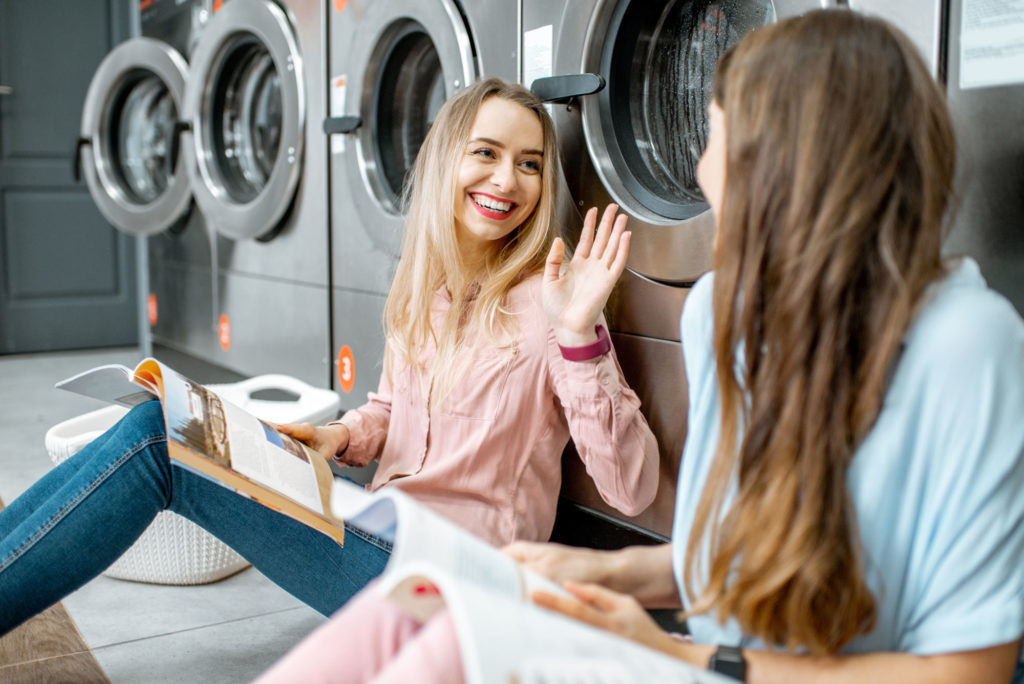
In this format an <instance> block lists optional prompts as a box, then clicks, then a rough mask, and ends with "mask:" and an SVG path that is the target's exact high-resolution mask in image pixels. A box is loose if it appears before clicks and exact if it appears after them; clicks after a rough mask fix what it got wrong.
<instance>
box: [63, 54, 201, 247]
mask: <svg viewBox="0 0 1024 684" xmlns="http://www.w3.org/2000/svg"><path fill="white" fill-rule="evenodd" d="M187 70H188V65H187V64H186V63H185V60H184V58H182V56H181V55H180V54H178V52H177V51H175V50H174V49H173V48H171V47H170V46H168V45H167V44H166V43H163V42H160V41H157V40H153V39H150V38H135V39H132V40H129V41H127V42H124V43H122V44H120V45H119V46H117V47H116V48H114V50H112V51H111V52H110V53H109V54H108V55H107V56H106V58H104V60H103V61H102V62H101V63H100V66H99V68H98V69H97V70H96V74H95V75H94V76H93V78H92V82H91V83H90V84H89V90H88V92H87V93H86V96H85V106H84V107H83V109H82V126H81V130H80V135H79V140H78V146H77V149H76V154H75V169H74V172H75V175H76V176H77V175H78V173H79V170H81V172H82V173H83V174H84V175H85V179H86V182H87V183H88V185H89V192H90V193H91V194H92V197H93V201H95V203H96V206H97V207H98V208H99V210H100V213H102V214H103V216H104V217H106V219H107V220H108V221H110V223H111V224H113V225H114V227H116V228H118V229H119V230H122V231H124V232H126V233H130V234H133V235H154V234H156V233H159V232H161V231H164V230H167V229H169V228H172V227H174V226H175V225H176V224H178V222H179V221H180V220H181V218H182V217H183V216H184V215H185V214H186V213H187V212H188V210H189V206H190V202H191V199H192V194H191V191H190V189H189V182H188V178H187V175H186V172H185V170H184V165H182V164H178V165H177V166H176V167H175V168H171V162H170V157H171V155H170V149H171V140H172V138H173V136H174V134H175V132H174V127H175V124H176V122H177V121H178V119H179V113H180V112H181V111H182V102H183V98H184V90H185V76H186V72H187Z"/></svg>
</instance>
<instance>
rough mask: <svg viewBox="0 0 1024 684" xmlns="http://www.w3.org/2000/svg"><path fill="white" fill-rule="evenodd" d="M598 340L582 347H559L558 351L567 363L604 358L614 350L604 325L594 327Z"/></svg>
mask: <svg viewBox="0 0 1024 684" xmlns="http://www.w3.org/2000/svg"><path fill="white" fill-rule="evenodd" d="M594 332H595V333H597V339H596V340H595V341H593V342H591V343H590V344H585V345H583V346H582V347H563V346H562V345H558V351H560V352H562V358H563V359H565V360H566V361H589V360H590V359H596V358H597V357H599V356H604V355H605V354H607V353H608V352H610V351H611V350H612V342H611V340H610V339H608V331H607V330H605V329H604V326H603V325H596V326H594Z"/></svg>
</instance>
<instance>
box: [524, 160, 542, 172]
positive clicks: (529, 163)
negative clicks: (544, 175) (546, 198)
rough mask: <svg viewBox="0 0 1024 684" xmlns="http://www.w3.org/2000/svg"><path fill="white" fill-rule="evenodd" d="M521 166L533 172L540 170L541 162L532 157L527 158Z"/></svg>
mask: <svg viewBox="0 0 1024 684" xmlns="http://www.w3.org/2000/svg"><path fill="white" fill-rule="evenodd" d="M521 166H522V167H523V168H524V169H526V170H527V171H529V172H531V173H539V172H540V162H538V161H534V160H532V159H527V160H526V161H524V162H523V163H522V164H521Z"/></svg>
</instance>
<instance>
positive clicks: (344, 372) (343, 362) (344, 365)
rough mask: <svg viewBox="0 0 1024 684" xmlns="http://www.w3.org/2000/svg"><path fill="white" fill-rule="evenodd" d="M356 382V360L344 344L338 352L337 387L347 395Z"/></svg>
mask: <svg viewBox="0 0 1024 684" xmlns="http://www.w3.org/2000/svg"><path fill="white" fill-rule="evenodd" d="M355 382H356V360H355V358H353V356H352V350H351V349H349V346H348V345H347V344H346V345H345V346H343V347H342V348H341V349H339V350H338V385H339V386H340V387H341V391H342V392H344V393H345V394H348V393H349V392H351V391H352V385H354V384H355Z"/></svg>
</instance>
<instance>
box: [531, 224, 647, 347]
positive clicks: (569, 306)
mask: <svg viewBox="0 0 1024 684" xmlns="http://www.w3.org/2000/svg"><path fill="white" fill-rule="evenodd" d="M617 211H618V207H617V206H615V205H614V204H609V205H608V208H607V209H605V210H604V215H603V216H602V217H601V225H600V226H598V228H597V233H596V234H595V233H594V224H595V223H596V222H597V208H596V207H594V208H592V209H590V211H588V212H587V216H586V218H585V219H584V220H583V231H582V233H581V234H580V242H579V244H578V245H577V246H576V252H575V253H574V254H573V255H572V259H571V260H570V261H569V263H568V264H567V265H565V264H564V263H563V260H564V257H565V243H564V242H562V240H561V238H556V239H555V241H554V243H553V244H552V245H551V251H550V252H548V259H547V264H546V265H545V267H544V284H543V288H542V291H543V300H544V312H545V313H547V315H548V320H549V321H550V322H551V327H552V328H554V330H555V337H556V338H557V339H558V343H559V344H561V345H562V346H565V347H581V346H583V345H586V344H590V343H591V342H593V341H594V340H596V339H597V335H596V334H595V333H594V326H595V325H596V324H597V321H598V318H599V317H600V315H601V310H602V309H603V308H604V305H605V302H607V301H608V295H610V294H611V292H612V288H613V287H614V286H615V283H616V281H617V280H618V279H619V276H620V275H622V270H623V269H624V268H625V267H626V257H627V256H628V255H629V236H630V233H628V232H626V215H625V214H621V215H619V216H618V218H616V216H615V214H616V212H617ZM563 266H564V268H563Z"/></svg>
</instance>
